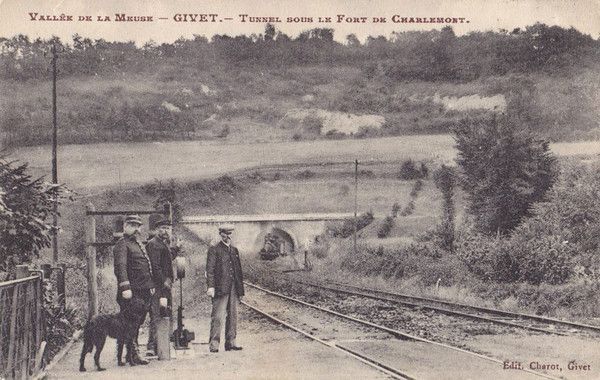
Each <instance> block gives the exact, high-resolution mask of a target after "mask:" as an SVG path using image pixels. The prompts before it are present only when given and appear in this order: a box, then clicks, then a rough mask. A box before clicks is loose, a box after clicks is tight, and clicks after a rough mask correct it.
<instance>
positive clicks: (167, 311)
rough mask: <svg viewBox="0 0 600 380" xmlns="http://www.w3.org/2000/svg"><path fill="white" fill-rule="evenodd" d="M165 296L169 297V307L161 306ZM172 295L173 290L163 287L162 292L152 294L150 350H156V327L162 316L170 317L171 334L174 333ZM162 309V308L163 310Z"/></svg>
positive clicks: (147, 346)
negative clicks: (161, 299) (161, 300)
mask: <svg viewBox="0 0 600 380" xmlns="http://www.w3.org/2000/svg"><path fill="white" fill-rule="evenodd" d="M161 297H165V298H166V299H167V307H166V308H161V307H160V298H161ZM172 302H173V299H172V296H171V290H169V289H163V290H162V292H156V293H154V295H153V296H152V301H151V303H150V332H149V334H148V344H147V345H146V348H147V349H148V350H152V351H156V329H157V324H158V319H159V318H161V317H169V319H170V321H169V327H170V329H169V336H171V334H173V315H172V311H171V310H172V308H173V307H172ZM161 309H162V310H161Z"/></svg>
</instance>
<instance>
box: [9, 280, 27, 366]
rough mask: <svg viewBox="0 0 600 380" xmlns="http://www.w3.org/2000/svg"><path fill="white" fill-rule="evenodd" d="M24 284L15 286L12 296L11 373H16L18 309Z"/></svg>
mask: <svg viewBox="0 0 600 380" xmlns="http://www.w3.org/2000/svg"><path fill="white" fill-rule="evenodd" d="M22 285H23V284H15V286H14V288H13V294H12V304H11V310H10V333H9V336H8V364H7V366H6V369H7V371H8V372H9V373H11V372H13V371H14V368H13V366H14V364H15V359H16V358H15V355H16V352H15V348H16V347H17V344H16V339H17V308H18V306H19V287H21V286H22Z"/></svg>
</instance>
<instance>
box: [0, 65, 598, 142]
mask: <svg viewBox="0 0 600 380" xmlns="http://www.w3.org/2000/svg"><path fill="white" fill-rule="evenodd" d="M597 72H598V69H597V68H588V69H581V70H579V71H577V70H574V71H573V72H572V73H570V74H568V75H566V74H565V75H562V76H549V75H545V74H527V75H506V76H492V77H487V78H484V79H479V80H475V81H471V82H463V83H456V82H443V81H439V82H426V81H418V80H415V81H410V82H399V81H394V80H391V79H390V78H386V77H381V78H380V77H374V78H370V79H368V80H367V79H365V75H364V73H363V72H362V71H361V70H360V69H359V68H356V67H352V66H347V67H343V66H342V67H341V66H336V67H327V66H325V65H317V66H291V67H288V68H281V69H278V68H277V69H276V68H260V67H259V68H252V67H248V68H243V69H239V68H238V69H235V68H229V69H225V68H222V69H217V68H211V69H209V70H205V71H201V72H198V71H197V70H193V69H191V68H186V69H182V70H177V69H176V68H174V67H170V66H169V65H166V66H159V67H157V68H156V69H155V70H153V71H152V72H145V73H127V75H126V76H124V75H117V74H114V73H113V74H107V73H104V74H101V75H98V76H79V77H67V78H62V79H61V80H60V82H59V88H58V95H59V103H58V110H59V115H58V120H59V125H60V128H59V140H60V141H61V143H93V142H100V141H148V140H150V141H157V140H171V139H201V140H219V141H226V142H230V143H236V142H244V143H247V142H272V141H289V140H292V139H294V140H297V139H315V138H324V137H326V136H324V135H321V134H319V129H320V128H321V127H322V126H323V125H328V123H329V122H330V121H328V120H326V119H327V118H328V117H329V116H327V115H331V114H327V113H325V114H323V113H322V111H327V112H333V113H341V115H346V114H354V115H380V116H383V117H385V120H386V121H385V123H384V124H383V126H382V127H381V128H380V129H378V128H371V129H369V128H366V127H365V128H362V129H360V130H359V131H357V132H356V135H358V136H365V137H367V136H381V135H385V136H389V135H405V134H423V133H427V134H429V133H448V132H449V128H450V126H451V125H453V124H455V123H456V122H457V121H459V120H460V119H462V118H463V117H465V116H466V115H467V114H469V113H470V114H473V113H474V114H481V113H482V112H489V110H488V111H485V110H484V109H483V108H481V107H489V108H493V106H494V101H491V103H490V104H487V103H486V102H487V101H486V97H493V96H496V95H504V96H507V97H510V96H512V95H511V94H514V93H515V92H518V91H521V90H523V89H525V88H527V91H528V93H527V95H526V96H525V97H524V99H525V101H527V102H529V103H530V104H522V105H521V106H523V107H526V109H528V110H529V111H528V112H530V114H531V118H532V120H533V121H534V123H535V125H536V127H535V128H537V129H539V130H538V132H539V133H540V134H542V135H545V136H549V137H551V138H552V139H555V140H571V139H590V138H592V139H595V138H598V136H599V132H598V128H597V125H596V124H594V120H597V119H598V116H599V115H598V108H597V107H596V106H595V105H596V104H597V103H598V101H599V99H600V93H599V92H598V88H597V86H595V82H596V81H595V79H596V78H597ZM0 83H1V86H2V87H3V88H4V89H5V91H4V92H3V93H2V94H0V121H1V122H2V123H0V127H1V128H0V129H1V130H2V132H4V134H3V136H2V137H3V138H4V139H5V140H4V142H5V143H7V144H11V141H10V140H11V139H12V140H14V142H15V143H16V144H25V145H37V144H46V143H48V141H50V134H51V128H49V125H50V123H49V121H50V120H51V96H50V88H51V86H50V82H48V81H44V82H40V81H19V82H16V81H12V80H7V79H0ZM445 97H447V98H445ZM444 98H445V99H444ZM482 98H483V100H482ZM488 103H489V102H488ZM470 106H474V107H475V108H474V109H471V110H469V107H470ZM298 109H304V110H310V111H309V112H308V115H312V116H311V117H294V116H293V115H294V114H295V112H297V111H295V110H298ZM334 119H335V118H334ZM342 119H343V118H342ZM342 119H340V120H342ZM340 122H341V121H340ZM333 124H335V121H334V122H333ZM330 128H331V126H328V127H327V129H330ZM340 129H343V128H342V126H341V125H340ZM324 132H325V130H323V133H324ZM11 136H12V137H11ZM19 136H20V137H19ZM330 137H339V136H338V135H336V134H335V133H334V134H333V135H332V136H330Z"/></svg>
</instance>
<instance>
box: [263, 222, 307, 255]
mask: <svg viewBox="0 0 600 380" xmlns="http://www.w3.org/2000/svg"><path fill="white" fill-rule="evenodd" d="M269 233H271V234H273V235H275V236H277V237H279V238H280V239H281V242H282V247H281V252H285V253H286V254H291V253H294V251H295V250H296V249H298V242H297V240H296V238H295V237H294V236H293V235H292V233H291V232H290V231H288V230H287V229H285V228H282V227H280V226H267V227H265V228H263V229H262V230H261V232H260V233H259V234H258V235H257V236H256V239H255V241H254V251H255V253H258V252H259V251H260V249H261V248H262V247H263V246H264V243H265V237H266V236H267V234H269Z"/></svg>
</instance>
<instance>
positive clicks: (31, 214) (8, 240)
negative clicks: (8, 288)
mask: <svg viewBox="0 0 600 380" xmlns="http://www.w3.org/2000/svg"><path fill="white" fill-rule="evenodd" d="M64 195H65V188H64V187H63V186H60V185H54V184H51V183H48V182H45V181H44V179H43V178H38V179H33V178H32V177H31V175H30V174H28V173H27V164H20V165H18V164H15V163H14V162H8V161H6V160H5V159H0V271H8V270H10V269H11V268H12V267H13V266H14V265H15V264H19V263H25V262H29V261H30V260H31V259H32V258H33V257H35V256H36V255H37V254H38V253H39V252H40V250H41V249H43V248H45V247H50V243H51V241H52V233H53V231H54V227H53V226H52V224H51V223H52V222H51V221H49V220H48V219H49V218H50V217H51V216H52V215H54V211H53V204H54V202H55V201H58V202H60V201H61V200H62V199H63V196H64Z"/></svg>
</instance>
